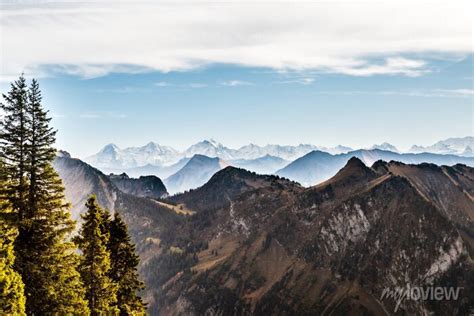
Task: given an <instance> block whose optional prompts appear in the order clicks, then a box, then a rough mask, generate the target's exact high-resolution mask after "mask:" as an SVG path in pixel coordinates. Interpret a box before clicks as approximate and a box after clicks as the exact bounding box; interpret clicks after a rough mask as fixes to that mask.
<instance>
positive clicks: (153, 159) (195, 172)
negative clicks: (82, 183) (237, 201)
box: [86, 137, 474, 194]
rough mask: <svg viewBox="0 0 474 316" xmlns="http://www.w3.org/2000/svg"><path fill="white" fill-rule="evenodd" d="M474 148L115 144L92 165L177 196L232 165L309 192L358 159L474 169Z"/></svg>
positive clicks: (469, 141) (455, 142)
mask: <svg viewBox="0 0 474 316" xmlns="http://www.w3.org/2000/svg"><path fill="white" fill-rule="evenodd" d="M473 143H474V138H473V137H464V138H456V139H455V138H451V139H448V140H446V141H441V142H438V143H436V144H435V145H433V146H429V147H426V148H421V147H416V148H415V149H416V150H415V151H419V152H418V153H401V152H399V150H398V149H397V148H396V147H395V146H393V145H391V144H388V143H382V144H380V145H374V146H372V147H371V148H370V149H359V150H352V149H351V148H349V147H344V146H337V147H335V148H321V147H318V146H314V145H298V146H281V145H267V146H257V145H253V144H250V145H247V146H243V147H241V148H239V149H230V148H228V147H226V146H224V145H222V144H220V143H217V142H215V141H213V140H211V141H202V142H199V143H197V144H195V145H192V146H191V147H189V148H188V149H187V150H185V151H183V152H179V151H177V150H175V149H173V148H171V147H168V146H161V145H158V144H156V143H149V144H147V145H145V146H143V147H131V148H125V149H123V150H122V149H119V148H118V147H117V146H115V145H113V144H110V145H107V146H105V147H104V148H103V149H102V150H101V151H100V152H99V153H97V154H96V155H94V156H91V157H89V158H87V159H86V161H87V162H89V163H90V164H91V165H93V166H94V167H97V168H98V169H100V170H102V171H103V172H105V173H115V174H121V173H126V174H127V176H130V177H140V176H148V175H154V176H157V177H159V178H161V179H163V182H164V183H165V184H166V187H167V190H168V192H169V193H170V194H175V193H178V192H184V191H186V190H190V189H195V188H197V187H199V186H201V185H203V184H204V183H206V182H207V181H208V180H209V179H210V178H211V176H212V175H213V174H214V173H215V172H217V171H219V170H221V169H223V168H224V167H225V166H227V165H231V166H235V167H239V168H244V169H246V170H249V171H253V172H256V173H259V174H277V175H280V176H283V177H286V178H288V179H290V180H294V181H297V182H299V183H300V184H302V185H304V186H311V185H315V184H317V183H319V182H322V181H324V180H327V179H328V178H330V177H332V176H333V175H335V174H336V172H337V171H338V170H339V169H340V168H342V167H343V166H344V165H345V164H346V162H347V161H348V160H349V159H350V158H351V157H358V158H359V159H361V160H362V161H363V162H364V163H366V164H367V165H371V164H373V163H374V162H375V161H377V160H384V161H391V160H394V161H400V162H404V163H409V164H419V163H423V162H426V163H435V164H438V165H454V164H457V163H462V164H466V165H468V166H473V165H474V156H473V155H472V150H471V149H470V148H471V147H474V145H473ZM422 149H423V150H422ZM429 151H431V152H429ZM452 153H456V155H454V154H452Z"/></svg>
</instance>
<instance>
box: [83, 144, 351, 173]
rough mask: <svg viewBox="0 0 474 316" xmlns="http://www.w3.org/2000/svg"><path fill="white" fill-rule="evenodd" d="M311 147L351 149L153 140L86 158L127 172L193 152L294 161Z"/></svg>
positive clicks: (344, 149)
mask: <svg viewBox="0 0 474 316" xmlns="http://www.w3.org/2000/svg"><path fill="white" fill-rule="evenodd" d="M312 150H324V151H327V152H331V153H334V154H336V153H342V152H348V151H350V150H352V149H351V148H349V147H344V146H337V147H334V148H325V147H318V146H314V145H305V144H301V145H298V146H282V145H266V146H258V145H254V144H249V145H246V146H243V147H241V148H239V149H231V148H228V147H226V146H224V145H222V144H220V143H218V142H216V141H214V140H204V141H202V142H199V143H197V144H194V145H192V146H190V147H189V148H188V149H186V150H185V151H178V150H175V149H173V148H171V147H169V146H161V145H159V144H157V143H153V142H150V143H148V144H146V145H145V146H143V147H129V148H125V149H120V148H118V147H117V146H116V145H114V144H109V145H107V146H105V147H104V148H103V149H102V150H100V151H99V152H98V153H97V154H95V155H93V156H90V157H87V158H86V159H85V161H86V162H87V163H89V164H91V165H93V166H95V167H96V168H99V169H101V170H104V172H128V170H127V169H134V170H136V168H137V167H138V168H139V167H144V166H155V167H161V168H166V167H169V166H171V165H173V164H176V163H178V162H179V161H180V160H182V159H186V158H191V157H193V156H194V155H204V156H208V157H212V158H216V157H217V158H221V159H224V160H226V161H230V160H253V159H257V158H262V157H264V156H266V155H269V156H273V157H278V158H281V159H284V160H288V161H291V160H294V159H296V158H298V157H301V156H303V155H305V154H307V153H308V152H310V151H312ZM157 169H160V168H157ZM156 171H158V170H156Z"/></svg>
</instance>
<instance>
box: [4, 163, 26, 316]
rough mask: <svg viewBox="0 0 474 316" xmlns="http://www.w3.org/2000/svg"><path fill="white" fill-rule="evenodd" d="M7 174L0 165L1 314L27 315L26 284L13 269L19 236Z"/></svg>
mask: <svg viewBox="0 0 474 316" xmlns="http://www.w3.org/2000/svg"><path fill="white" fill-rule="evenodd" d="M5 176H6V174H5V168H4V166H3V164H1V163H0V314H1V315H25V296H24V284H23V281H22V280H21V276H20V274H19V273H18V272H16V271H15V270H14V269H13V263H14V262H15V254H14V251H13V242H14V240H15V238H16V236H17V234H18V230H17V229H16V226H14V223H15V221H14V219H15V216H14V213H12V212H11V209H10V206H9V203H8V200H7V198H6V195H5V194H6V177H5Z"/></svg>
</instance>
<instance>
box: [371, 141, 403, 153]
mask: <svg viewBox="0 0 474 316" xmlns="http://www.w3.org/2000/svg"><path fill="white" fill-rule="evenodd" d="M370 149H380V150H388V151H393V152H398V149H397V147H395V146H393V145H392V144H390V143H387V142H384V143H382V144H380V145H377V144H375V145H373V146H372V147H370Z"/></svg>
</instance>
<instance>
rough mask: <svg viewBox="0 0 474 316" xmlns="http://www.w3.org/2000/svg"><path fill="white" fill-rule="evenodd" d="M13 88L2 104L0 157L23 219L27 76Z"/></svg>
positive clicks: (15, 206)
mask: <svg viewBox="0 0 474 316" xmlns="http://www.w3.org/2000/svg"><path fill="white" fill-rule="evenodd" d="M10 87H11V89H10V91H9V92H8V93H7V94H3V99H4V100H5V102H4V103H3V102H2V103H0V109H1V110H2V111H3V115H4V116H3V119H2V120H1V122H0V157H1V159H2V161H3V163H4V164H5V168H6V171H7V175H8V176H9V182H8V187H7V196H8V198H9V200H10V201H11V203H12V208H13V211H15V212H16V213H17V214H18V218H19V220H20V221H21V220H23V217H24V214H25V211H26V199H27V194H28V183H27V181H28V180H27V178H26V169H27V141H28V136H29V135H28V128H27V126H28V124H29V118H28V115H27V106H28V87H27V84H26V80H25V77H24V76H23V75H21V76H20V78H19V79H18V80H16V81H14V82H13V83H11V85H10Z"/></svg>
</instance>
